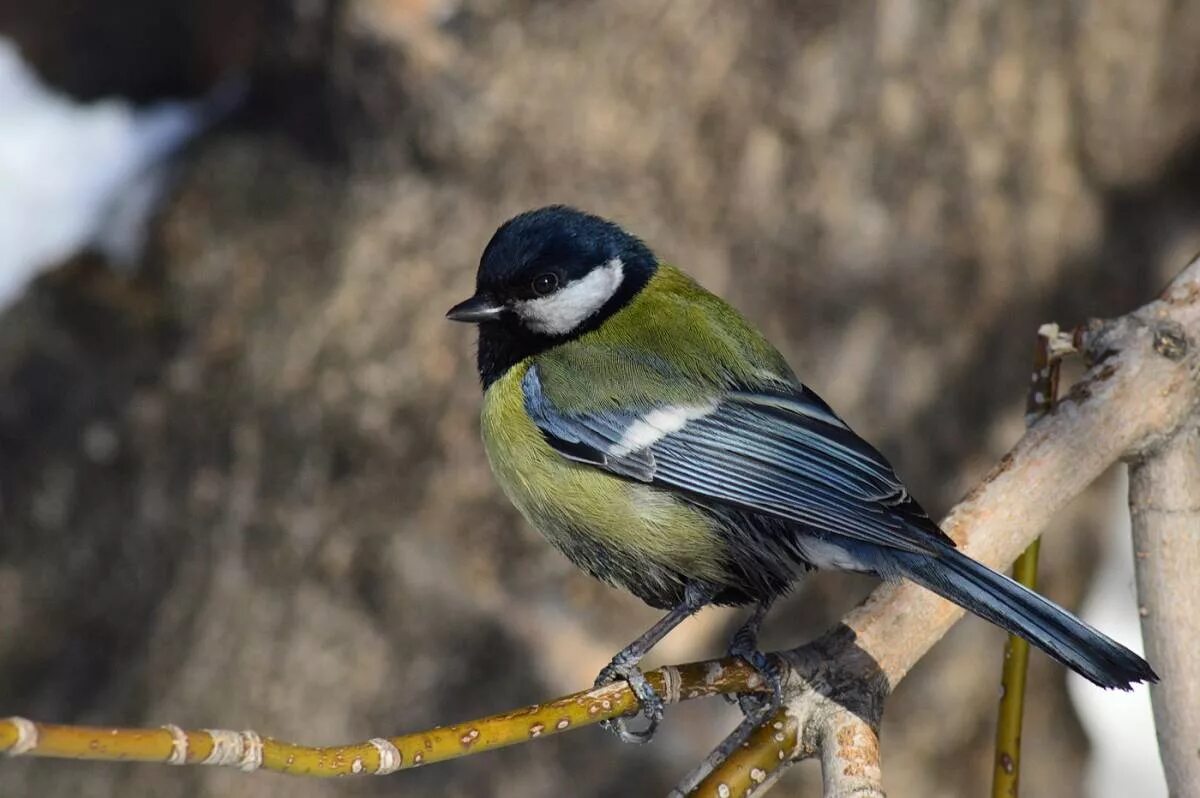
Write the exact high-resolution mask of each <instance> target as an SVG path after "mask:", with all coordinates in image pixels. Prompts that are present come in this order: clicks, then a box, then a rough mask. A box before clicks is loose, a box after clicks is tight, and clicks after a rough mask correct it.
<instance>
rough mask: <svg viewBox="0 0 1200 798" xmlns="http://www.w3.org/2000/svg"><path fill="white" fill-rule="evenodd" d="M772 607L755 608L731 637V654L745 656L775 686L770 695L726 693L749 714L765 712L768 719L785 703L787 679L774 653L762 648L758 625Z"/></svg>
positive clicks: (764, 678)
mask: <svg viewBox="0 0 1200 798" xmlns="http://www.w3.org/2000/svg"><path fill="white" fill-rule="evenodd" d="M769 608H770V607H769V604H760V605H759V606H758V607H757V608H755V611H754V614H753V615H752V616H751V617H750V618H749V619H748V620H747V621H746V623H745V624H744V625H743V626H742V627H741V628H740V629H738V630H737V631H736V632H734V634H733V638H732V639H731V640H730V641H729V656H731V657H739V658H741V659H743V660H745V661H746V664H747V665H749V666H750V667H752V668H754V670H756V671H758V675H759V676H761V677H762V680H763V682H764V683H765V684H766V685H767V686H768V687H770V688H771V692H770V694H769V695H763V694H762V693H738V694H737V695H736V696H726V699H727V700H728V701H729V702H730V703H734V702H736V703H737V705H738V706H739V707H740V708H741V710H742V714H743V715H745V716H746V717H751V716H758V715H761V716H762V717H763V718H764V719H765V718H766V717H769V716H770V715H772V714H774V713H775V712H776V711H777V710H778V709H779V708H780V707H781V706H783V679H782V677H781V676H780V675H779V667H778V666H777V665H776V664H775V662H774V661H773V660H771V658H770V657H768V656H767V655H766V654H764V653H762V652H761V651H759V650H758V628H759V626H760V625H761V624H762V619H763V617H765V616H766V614H767V610H768V609H769Z"/></svg>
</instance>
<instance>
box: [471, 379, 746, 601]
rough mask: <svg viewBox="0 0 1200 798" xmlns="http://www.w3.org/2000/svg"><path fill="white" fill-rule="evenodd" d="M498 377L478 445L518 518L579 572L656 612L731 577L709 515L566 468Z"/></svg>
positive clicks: (582, 468)
mask: <svg viewBox="0 0 1200 798" xmlns="http://www.w3.org/2000/svg"><path fill="white" fill-rule="evenodd" d="M523 371H524V370H523V369H519V368H514V369H512V370H510V372H509V374H507V375H505V376H504V377H502V378H501V379H500V380H498V381H497V382H496V383H495V384H494V385H493V386H491V388H489V390H488V393H487V394H486V395H485V398H484V409H483V416H482V427H483V439H484V445H485V447H486V449H487V454H488V459H489V461H490V462H491V466H492V471H493V472H494V473H495V475H496V479H497V481H498V482H499V483H500V486H501V487H502V488H503V490H504V492H505V494H506V495H507V496H508V498H509V500H510V501H512V503H513V504H514V505H515V506H516V507H517V509H518V510H520V511H521V514H522V515H524V516H525V518H526V519H527V520H528V521H529V523H530V524H532V525H533V526H534V527H535V528H536V529H538V530H539V531H540V532H541V533H542V534H543V535H545V537H546V538H547V539H548V540H549V541H550V542H551V543H553V544H554V545H555V546H556V547H557V548H558V549H560V550H561V551H562V552H563V553H564V554H566V555H567V557H568V558H569V559H570V560H571V561H572V562H574V563H575V564H576V565H577V566H579V567H580V568H582V569H583V570H585V571H587V572H588V573H590V574H591V575H593V576H595V577H597V578H599V579H602V580H604V581H606V582H609V583H611V584H616V585H619V586H621V587H624V588H626V589H627V590H629V591H631V592H632V593H634V594H635V595H637V596H639V597H640V598H642V599H643V600H645V601H647V602H649V603H651V604H654V605H656V606H666V605H669V604H672V603H675V602H676V601H677V600H678V598H681V597H682V589H683V585H684V584H685V583H686V582H689V581H694V580H702V581H705V582H709V583H711V584H713V585H714V586H721V585H725V584H727V583H728V582H729V580H730V575H729V573H728V568H727V564H726V550H725V543H724V540H723V538H722V537H721V535H720V534H719V532H718V530H717V528H716V525H715V523H714V521H713V520H712V518H711V517H710V516H708V515H706V514H705V513H703V512H702V511H700V510H698V509H697V508H695V507H694V506H692V505H689V504H685V503H684V502H682V501H680V500H679V499H677V498H676V497H674V496H673V495H672V494H670V493H667V492H665V491H662V490H660V489H657V488H654V487H652V486H650V485H647V484H644V483H639V482H633V481H629V480H625V479H621V478H619V477H615V476H612V475H610V474H608V473H606V472H604V471H601V470H599V469H597V468H593V467H591V466H586V465H582V464H578V463H574V462H571V461H569V460H567V459H565V458H563V457H562V456H561V455H559V454H558V453H557V452H555V451H554V450H553V449H551V448H550V446H549V444H547V443H546V441H545V439H544V438H543V436H542V433H541V432H540V431H539V430H538V429H537V427H535V426H534V424H533V422H532V421H530V420H529V417H528V416H527V415H526V414H525V412H524V405H523V402H517V401H514V400H513V399H512V396H513V395H515V397H517V399H522V398H523V397H522V395H521V392H520V389H519V382H520V379H521V377H520V376H519V375H518V376H516V377H515V379H516V381H517V383H518V386H514V387H516V388H517V390H516V391H513V392H511V395H510V393H509V392H505V391H503V390H500V391H498V390H497V389H503V388H504V387H505V386H504V385H503V383H504V382H505V381H506V380H510V379H513V378H514V372H522V373H523Z"/></svg>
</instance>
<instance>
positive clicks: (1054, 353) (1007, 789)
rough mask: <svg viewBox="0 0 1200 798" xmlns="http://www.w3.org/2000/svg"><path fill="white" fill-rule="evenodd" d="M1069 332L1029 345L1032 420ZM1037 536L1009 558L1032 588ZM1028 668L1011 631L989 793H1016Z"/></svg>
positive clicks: (1040, 412)
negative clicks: (1027, 545)
mask: <svg viewBox="0 0 1200 798" xmlns="http://www.w3.org/2000/svg"><path fill="white" fill-rule="evenodd" d="M1076 351H1077V350H1076V348H1075V342H1074V336H1070V335H1064V334H1063V333H1062V332H1060V331H1059V329H1058V325H1057V324H1043V325H1042V327H1041V329H1039V330H1038V335H1037V344H1036V345H1035V346H1034V349H1033V378H1032V380H1031V381H1030V386H1029V395H1028V398H1027V399H1026V401H1025V422H1026V424H1032V423H1033V422H1035V421H1037V420H1038V419H1039V418H1041V417H1042V416H1044V415H1046V414H1047V413H1049V412H1050V411H1051V410H1053V409H1054V405H1055V403H1057V402H1058V383H1059V373H1060V371H1061V368H1060V366H1061V365H1062V358H1063V357H1064V356H1066V355H1068V354H1073V353H1074V352H1076ZM1041 544H1042V539H1041V538H1036V539H1034V541H1033V542H1032V543H1030V544H1029V548H1027V549H1025V551H1023V552H1021V556H1019V557H1017V560H1016V562H1014V563H1013V579H1015V580H1017V581H1018V582H1020V583H1021V584H1022V585H1025V587H1028V588H1030V589H1036V588H1037V568H1038V553H1039V551H1040V550H1041V547H1042V546H1041ZM1028 672H1029V641H1027V640H1026V639H1025V638H1023V637H1019V636H1017V635H1014V634H1009V635H1008V640H1006V641H1005V643H1004V665H1003V669H1002V673H1001V676H1000V710H999V712H998V713H997V716H996V743H995V750H996V756H995V761H994V763H993V766H992V798H1017V795H1019V794H1020V779H1021V728H1022V726H1024V723H1025V677H1026V675H1027V674H1028Z"/></svg>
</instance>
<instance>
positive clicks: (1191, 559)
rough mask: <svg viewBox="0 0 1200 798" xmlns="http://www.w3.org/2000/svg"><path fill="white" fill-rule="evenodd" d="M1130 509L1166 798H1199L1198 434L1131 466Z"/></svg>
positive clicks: (1187, 434)
mask: <svg viewBox="0 0 1200 798" xmlns="http://www.w3.org/2000/svg"><path fill="white" fill-rule="evenodd" d="M1193 340H1194V341H1195V340H1196V339H1193ZM1193 345H1194V344H1193ZM1129 509H1130V514H1131V516H1132V519H1133V546H1134V553H1135V559H1134V562H1135V569H1136V573H1137V588H1138V602H1139V605H1140V606H1139V610H1140V613H1141V616H1142V636H1143V637H1144V638H1145V643H1146V654H1147V656H1148V658H1149V659H1150V661H1151V662H1153V663H1154V667H1155V668H1157V669H1158V673H1159V675H1160V676H1162V681H1161V682H1160V683H1159V684H1157V685H1155V686H1154V687H1152V688H1151V689H1150V697H1151V699H1152V702H1153V705H1154V722H1155V726H1156V727H1157V729H1158V746H1159V753H1160V755H1161V756H1162V762H1163V770H1164V771H1165V773H1166V777H1167V787H1168V788H1169V790H1170V793H1171V795H1200V712H1198V711H1197V710H1198V709H1200V642H1197V641H1200V591H1197V589H1196V579H1197V574H1200V432H1198V431H1197V428H1196V427H1195V426H1191V427H1189V428H1187V429H1184V430H1181V431H1180V432H1179V433H1178V434H1176V435H1175V437H1173V438H1172V439H1171V440H1169V441H1167V443H1165V444H1164V445H1163V446H1162V447H1161V448H1159V449H1157V450H1156V451H1154V452H1153V453H1151V454H1149V455H1147V456H1146V457H1145V458H1144V459H1143V460H1141V461H1139V462H1136V463H1134V464H1132V465H1131V467H1130V472H1129Z"/></svg>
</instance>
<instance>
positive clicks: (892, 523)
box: [523, 367, 953, 552]
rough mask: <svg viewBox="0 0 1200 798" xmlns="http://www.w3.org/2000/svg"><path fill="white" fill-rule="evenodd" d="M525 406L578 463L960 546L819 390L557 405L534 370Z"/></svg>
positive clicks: (923, 544) (718, 500)
mask: <svg viewBox="0 0 1200 798" xmlns="http://www.w3.org/2000/svg"><path fill="white" fill-rule="evenodd" d="M523 388H524V392H525V407H526V411H527V412H528V413H529V416H530V417H531V418H532V419H533V421H534V423H535V424H536V425H537V426H538V428H539V429H541V431H542V433H543V434H544V435H545V437H546V440H547V442H548V443H549V444H550V445H551V446H552V447H553V448H554V449H555V450H556V451H558V452H559V453H560V454H561V455H563V456H564V457H567V458H570V459H571V460H574V461H576V462H581V463H586V464H589V465H592V466H595V467H597V468H603V469H605V470H608V471H610V472H612V473H614V474H618V475H620V476H623V477H626V478H630V479H636V480H640V481H644V482H649V483H653V484H656V485H660V486H662V487H665V488H670V489H673V490H676V491H680V492H682V493H684V494H687V495H689V496H691V497H692V498H693V499H694V500H696V501H698V502H700V503H704V504H718V505H727V506H731V507H735V508H739V509H742V510H747V511H750V512H752V513H762V514H765V515H769V516H774V517H776V518H780V519H783V520H786V521H791V522H794V523H796V524H799V525H802V526H804V527H805V528H808V529H811V530H813V531H816V532H824V533H829V534H834V535H841V536H846V537H849V538H853V539H857V540H860V541H863V542H867V543H872V544H876V545H882V546H887V547H889V548H898V549H904V550H908V551H919V552H930V551H933V550H936V549H937V548H941V547H944V546H945V545H947V544H950V545H953V544H952V542H951V541H950V538H948V537H947V536H945V535H944V533H942V532H941V531H940V530H939V529H938V528H937V526H936V524H934V523H933V522H932V521H930V520H929V518H928V516H926V515H925V512H924V511H923V510H922V509H921V508H920V506H919V505H918V504H917V503H916V502H915V501H913V500H912V498H911V497H910V496H909V495H908V492H907V491H906V490H905V488H904V486H903V485H902V484H901V483H900V480H899V479H898V478H897V476H896V474H895V472H894V471H893V469H892V467H891V465H890V464H889V463H888V462H887V460H886V459H884V457H883V455H881V454H880V453H879V452H878V451H876V450H875V449H874V448H873V447H872V446H871V445H870V444H868V443H866V442H865V441H863V440H862V439H861V438H860V437H858V436H857V435H856V434H855V433H854V432H853V431H852V430H851V429H850V428H849V427H847V426H846V424H845V423H844V422H842V421H841V419H839V418H838V417H837V416H836V415H835V414H834V413H833V411H832V410H830V409H829V407H828V405H826V404H825V403H824V402H823V401H821V399H820V398H819V397H817V396H816V394H813V393H812V392H811V391H808V390H806V389H805V390H801V391H799V392H795V393H792V394H787V395H776V394H768V393H755V392H737V391H734V392H729V393H726V394H724V395H722V396H720V397H718V398H714V399H713V400H711V401H708V402H698V403H696V404H693V405H678V406H670V407H658V408H628V409H621V410H606V411H601V412H595V413H565V412H560V411H559V410H558V409H557V408H556V407H555V406H554V404H553V402H552V401H551V400H550V398H549V397H547V396H546V394H545V393H544V391H543V390H542V385H541V382H540V380H539V378H538V374H537V368H536V367H533V368H530V369H529V371H528V372H527V374H526V375H525V379H524V383H523Z"/></svg>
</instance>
